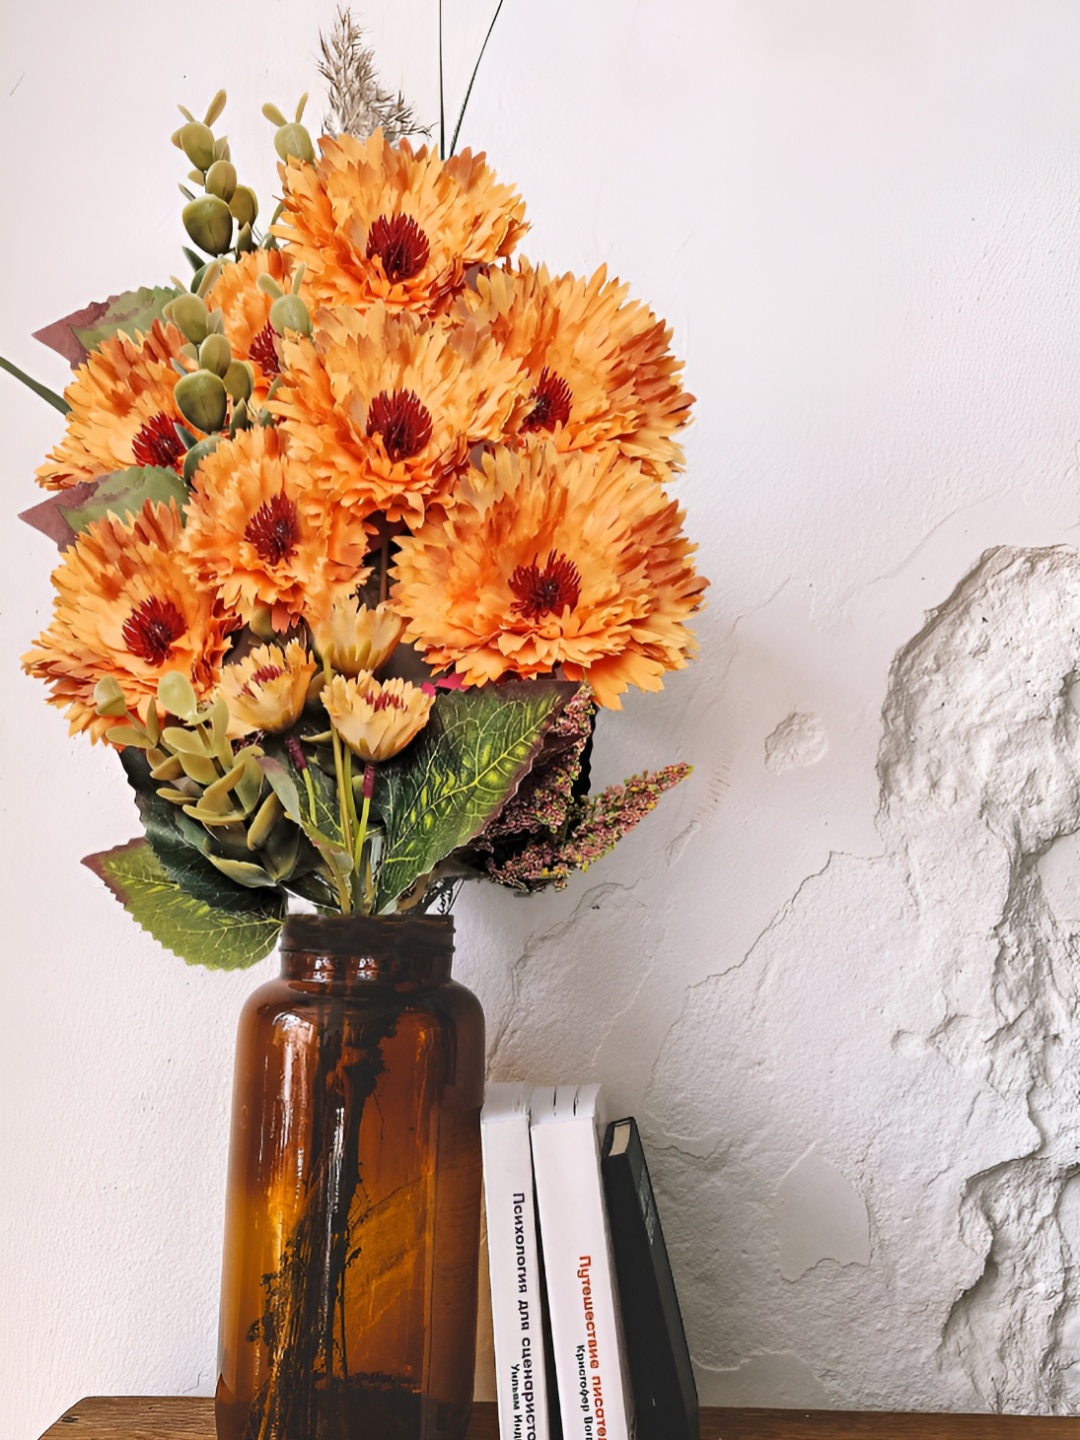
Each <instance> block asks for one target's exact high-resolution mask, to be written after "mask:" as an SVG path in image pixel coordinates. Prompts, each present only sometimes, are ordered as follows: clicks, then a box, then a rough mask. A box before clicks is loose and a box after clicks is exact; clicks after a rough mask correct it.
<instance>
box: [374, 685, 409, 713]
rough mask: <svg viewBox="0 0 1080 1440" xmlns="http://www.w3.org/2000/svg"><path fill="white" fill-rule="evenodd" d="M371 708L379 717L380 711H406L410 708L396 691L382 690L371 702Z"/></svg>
mask: <svg viewBox="0 0 1080 1440" xmlns="http://www.w3.org/2000/svg"><path fill="white" fill-rule="evenodd" d="M371 708H372V710H374V712H375V714H376V715H377V714H378V713H379V711H380V710H405V709H407V708H408V707H407V705H406V702H405V701H404V700H403V699H402V697H401V696H400V695H399V694H398V693H397V692H396V691H395V690H382V691H380V693H379V695H378V696H377V697H376V699H374V700H373V701H372V702H371Z"/></svg>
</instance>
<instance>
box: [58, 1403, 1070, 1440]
mask: <svg viewBox="0 0 1080 1440" xmlns="http://www.w3.org/2000/svg"><path fill="white" fill-rule="evenodd" d="M498 1437H499V1426H498V1423H497V1421H496V1418H495V1406H494V1405H491V1404H488V1405H477V1406H476V1409H475V1412H474V1414H473V1422H472V1424H471V1425H470V1426H469V1437H468V1440H498ZM870 1437H873V1440H1080V1417H1077V1418H1075V1419H1074V1418H1073V1417H1071V1416H1070V1417H1068V1418H1063V1417H1055V1418H1049V1417H1045V1416H1039V1417H1030V1416H1024V1415H922V1414H908V1415H899V1414H888V1413H885V1412H884V1411H855V1410H834V1411H824V1410H704V1411H702V1417H701V1440H870ZM41 1440H214V1402H213V1401H212V1400H191V1399H183V1400H164V1399H150V1398H144V1397H136V1398H127V1397H114V1398H101V1397H94V1398H91V1399H88V1400H80V1401H79V1403H78V1404H77V1405H73V1406H72V1407H71V1409H70V1410H68V1411H67V1413H66V1414H64V1415H62V1416H61V1417H60V1419H59V1420H58V1421H57V1422H56V1424H55V1425H53V1426H52V1427H51V1428H50V1429H49V1430H47V1431H46V1432H45V1434H44V1435H43V1436H42V1437H41Z"/></svg>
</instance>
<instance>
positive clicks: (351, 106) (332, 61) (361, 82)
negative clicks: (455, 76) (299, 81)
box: [319, 9, 431, 145]
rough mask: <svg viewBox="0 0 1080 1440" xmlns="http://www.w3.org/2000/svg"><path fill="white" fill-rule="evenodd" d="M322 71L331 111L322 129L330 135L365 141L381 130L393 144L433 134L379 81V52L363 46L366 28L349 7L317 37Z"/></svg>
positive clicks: (399, 94)
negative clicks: (328, 29) (376, 60)
mask: <svg viewBox="0 0 1080 1440" xmlns="http://www.w3.org/2000/svg"><path fill="white" fill-rule="evenodd" d="M319 49H320V50H321V51H322V60H321V61H320V62H319V74H320V75H321V76H322V77H323V79H324V80H325V81H326V88H327V98H328V100H329V102H330V109H329V110H328V111H327V112H326V115H325V116H324V117H323V129H324V130H325V131H326V133H327V134H330V135H355V136H356V137H357V138H358V139H360V140H367V139H368V137H369V136H371V135H374V133H375V131H376V130H378V129H380V128H381V129H382V131H383V133H384V134H385V135H386V138H387V140H388V141H389V142H390V144H391V145H393V144H396V143H397V141H398V140H400V139H401V137H402V136H403V135H430V134H431V130H430V127H428V128H425V127H424V126H422V125H420V124H419V123H418V122H417V120H416V118H415V116H414V115H413V112H412V108H411V106H409V105H408V104H407V103H406V101H405V97H404V96H403V95H402V94H401V92H400V90H399V91H398V93H397V95H396V96H395V95H391V94H390V93H389V92H388V91H386V90H383V89H382V87H381V86H380V84H379V77H378V75H377V74H376V71H375V52H374V50H369V49H368V48H367V47H366V46H365V44H364V32H363V30H361V28H360V26H359V25H357V23H356V21H355V20H354V19H353V18H352V15H351V14H350V12H349V11H348V10H347V9H344V10H339V11H338V13H337V19H336V20H335V22H334V28H333V29H332V30H331V32H330V34H329V36H326V35H323V34H322V33H320V35H319Z"/></svg>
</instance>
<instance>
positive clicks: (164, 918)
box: [83, 840, 285, 970]
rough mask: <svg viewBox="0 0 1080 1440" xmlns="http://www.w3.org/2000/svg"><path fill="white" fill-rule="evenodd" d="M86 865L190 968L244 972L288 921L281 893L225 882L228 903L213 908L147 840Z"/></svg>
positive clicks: (222, 880)
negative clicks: (184, 883) (177, 878)
mask: <svg viewBox="0 0 1080 1440" xmlns="http://www.w3.org/2000/svg"><path fill="white" fill-rule="evenodd" d="M83 863H84V864H85V865H88V866H89V868H90V869H91V870H93V871H94V873H95V874H96V875H98V876H100V878H101V879H102V880H103V881H104V882H105V884H106V885H107V886H108V887H109V889H110V890H111V891H112V892H113V894H114V895H115V896H116V898H117V899H118V900H119V901H120V903H121V905H123V907H124V909H125V910H127V912H128V913H129V914H130V915H131V916H132V918H133V919H134V920H136V921H137V922H138V924H139V925H141V926H142V928H143V929H144V930H146V931H148V932H149V934H151V935H152V936H153V937H154V939H155V940H157V941H158V943H159V944H160V945H164V946H165V948H166V949H167V950H171V951H172V952H173V954H174V955H178V956H179V957H180V959H181V960H186V961H187V963H188V964H189V965H205V966H207V967H208V968H209V969H211V970H240V969H244V968H246V967H247V966H248V965H254V964H255V962H256V961H257V960H261V959H262V958H263V957H264V956H265V955H268V954H269V953H270V951H271V950H272V949H273V948H274V945H275V943H276V941H277V937H278V934H279V932H280V930H281V926H282V921H283V919H284V915H285V902H284V897H283V896H282V895H281V893H280V892H279V891H277V890H274V891H270V890H241V889H240V887H239V886H237V885H234V884H232V883H231V882H230V881H228V880H226V879H225V878H224V876H221V877H219V878H220V883H221V889H222V897H223V901H224V903H223V904H221V905H214V904H208V903H207V901H206V900H200V899H196V898H195V896H194V895H192V894H190V893H189V892H188V891H187V890H185V889H184V888H183V887H182V886H180V885H178V884H177V883H176V881H175V880H173V879H171V878H170V876H169V875H168V873H167V872H166V870H165V868H164V867H163V865H162V864H161V862H160V861H159V860H158V858H157V856H156V855H155V853H154V851H153V850H152V849H151V847H150V845H149V843H148V842H147V841H145V840H133V841H132V842H131V843H130V844H128V845H121V846H118V847H117V848H116V849H115V850H107V851H105V852H104V853H103V854H100V855H90V856H88V857H87V859H86V860H85V861H84V862H83ZM207 868H212V867H207Z"/></svg>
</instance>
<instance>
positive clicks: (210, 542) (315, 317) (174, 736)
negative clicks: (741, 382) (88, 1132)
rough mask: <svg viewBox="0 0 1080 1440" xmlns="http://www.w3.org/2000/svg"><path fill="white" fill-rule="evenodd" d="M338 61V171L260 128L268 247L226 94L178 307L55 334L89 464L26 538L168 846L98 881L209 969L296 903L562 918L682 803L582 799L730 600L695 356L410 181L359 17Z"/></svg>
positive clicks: (131, 777) (89, 689)
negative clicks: (601, 725)
mask: <svg viewBox="0 0 1080 1440" xmlns="http://www.w3.org/2000/svg"><path fill="white" fill-rule="evenodd" d="M333 45H336V47H337V48H336V50H335V49H333ZM333 45H332V46H331V50H328V51H327V52H326V55H327V62H328V63H327V68H326V72H325V73H327V74H328V78H329V79H330V80H331V100H332V101H333V102H334V105H335V112H334V113H332V115H331V117H330V122H329V123H328V125H327V127H326V128H327V131H328V133H326V134H324V135H323V138H322V139H321V140H319V142H318V145H316V144H315V143H313V141H312V138H311V136H310V134H309V132H308V130H307V129H306V128H305V126H304V124H303V102H302V103H301V106H300V107H299V108H298V110H297V112H296V114H295V118H294V119H292V120H290V119H287V118H286V116H285V115H284V114H282V113H281V112H280V111H278V110H277V109H276V108H275V107H273V106H267V107H265V113H266V114H267V116H268V117H269V119H270V120H271V122H272V124H273V125H274V128H275V136H274V139H275V143H276V147H277V152H278V155H279V157H280V160H281V164H280V169H279V173H280V182H281V201H280V204H279V205H278V207H277V209H276V210H275V212H274V214H273V217H272V218H271V220H270V223H269V224H268V225H267V226H266V228H265V229H263V230H260V229H259V215H260V210H259V205H258V202H257V199H256V197H255V195H254V193H253V192H252V191H251V189H249V188H248V187H247V186H245V185H243V184H241V183H240V181H239V178H238V176H237V172H236V168H235V166H234V164H233V162H232V159H231V157H230V152H229V145H228V142H227V140H226V138H225V137H223V136H221V135H218V134H217V133H216V132H215V128H214V127H215V125H216V123H217V121H218V119H219V116H220V114H221V111H222V108H223V106H224V103H225V96H224V93H221V94H219V95H218V96H217V97H216V98H215V99H214V101H213V102H212V104H211V105H210V108H209V110H208V111H207V112H206V114H205V117H204V119H202V120H197V119H196V118H194V117H193V116H192V115H191V114H189V113H188V112H187V111H184V112H183V113H184V117H185V118H184V124H183V125H182V127H181V128H180V129H179V130H178V131H177V133H176V135H175V136H174V137H173V138H174V141H175V143H176V145H177V146H178V148H179V149H180V151H181V152H182V153H183V155H184V156H185V157H186V160H187V163H188V164H189V165H190V166H191V167H192V168H191V170H190V175H189V177H188V182H187V185H185V186H181V188H182V189H183V190H184V194H185V201H186V203H185V207H184V210H183V224H184V227H185V230H186V232H187V237H188V240H189V242H190V244H189V246H188V247H186V250H185V253H186V255H187V257H188V260H189V261H190V264H191V266H192V268H193V275H192V278H191V280H190V282H189V283H188V284H184V283H181V282H178V281H174V282H173V283H172V284H171V285H169V286H162V287H157V288H152V289H141V290H137V291H134V292H129V293H126V294H123V295H120V296H116V297H113V298H112V299H110V300H109V301H107V302H104V303H101V304H97V305H93V306H90V307H88V309H86V310H84V311H81V312H79V313H78V314H76V315H73V316H69V317H67V319H66V320H64V321H60V322H58V323H57V324H55V325H53V326H50V327H49V328H48V329H47V330H45V331H43V332H41V338H43V339H44V340H45V341H46V342H47V343H49V344H51V345H53V346H54V348H57V349H59V350H61V351H62V352H63V353H64V354H65V355H66V356H67V357H68V358H69V359H70V360H71V362H72V364H73V366H74V367H75V376H74V379H73V381H72V383H71V384H70V385H69V386H68V388H67V390H66V392H65V396H64V398H63V400H61V399H60V397H58V396H51V395H49V393H48V392H46V391H45V390H44V387H41V386H39V385H36V384H35V386H34V388H36V389H37V390H38V391H39V393H43V394H44V395H45V396H46V398H50V399H52V401H53V403H55V404H56V405H57V407H58V408H60V409H61V410H62V411H63V412H64V413H65V416H66V428H65V432H64V435H63V437H62V439H61V440H60V441H59V443H58V444H57V445H56V447H55V449H54V450H53V451H52V452H51V453H50V455H49V456H48V458H47V459H46V461H45V463H44V464H43V465H42V466H41V467H40V469H39V471H38V480H39V482H40V483H41V484H42V485H43V486H44V487H45V488H47V489H48V490H50V491H52V492H54V494H53V495H52V496H51V498H50V499H48V500H47V501H46V502H45V503H44V504H43V505H39V506H37V507H35V509H33V510H31V511H29V512H27V515H26V517H25V518H27V519H29V520H30V522H31V523H33V524H35V525H37V526H38V528H40V529H43V530H45V531H46V532H47V533H49V534H50V535H52V536H53V537H54V538H56V539H57V540H59V542H60V543H61V545H62V547H63V554H62V557H61V560H60V564H59V566H58V567H57V569H56V570H55V572H54V575H53V581H54V584H55V587H56V592H57V594H56V603H55V613H54V617H53V619H52V623H51V624H50V625H49V626H48V627H47V629H45V630H44V632H43V633H42V634H41V635H40V636H39V637H38V640H37V641H36V643H35V644H34V646H33V648H32V649H31V650H30V652H29V653H28V654H27V655H26V656H25V658H24V662H23V663H24V666H25V668H26V670H27V671H28V672H29V673H30V674H31V675H34V676H37V677H38V678H39V679H41V680H43V681H44V682H45V683H46V684H47V685H48V687H49V691H50V695H49V699H50V702H51V703H52V704H55V705H57V706H60V707H61V708H62V709H63V710H64V712H65V714H66V715H67V717H68V719H69V720H70V728H71V731H72V732H73V733H76V732H85V733H86V734H88V735H89V737H90V739H91V740H92V741H100V742H103V743H105V744H107V745H109V746H112V747H113V748H114V749H115V750H116V752H117V754H118V756H119V759H120V762H121V764H122V765H123V767H124V770H125V772H126V775H127V778H128V781H129V782H130V784H131V786H132V787H133V789H134V792H135V796H136V800H137V803H138V808H139V813H140V817H141V820H142V824H143V827H144V830H145V837H144V838H142V839H139V840H137V841H134V842H132V843H131V844H128V845H124V846H121V847H119V848H118V849H115V850H111V851H108V852H106V853H104V854H101V855H97V856H94V857H91V859H90V860H89V861H88V863H89V864H90V865H91V866H92V868H93V869H94V870H95V871H96V872H97V873H98V874H99V875H100V876H101V877H102V879H103V880H104V881H105V882H106V883H107V884H108V885H109V887H110V888H111V889H112V890H113V892H114V893H115V894H116V895H117V896H118V897H119V899H120V900H121V901H122V902H123V904H124V905H125V906H126V907H127V909H128V910H129V911H130V912H131V914H132V915H133V916H134V918H135V919H136V920H137V921H138V922H139V923H140V924H141V925H142V926H143V927H144V928H145V929H147V930H148V931H149V932H150V933H151V934H153V935H154V936H155V937H156V938H157V939H158V940H159V941H160V942H161V943H162V944H163V945H165V946H167V947H168V948H170V949H172V950H173V951H175V952H176V953H177V954H178V955H181V956H183V957H184V958H185V959H187V960H189V961H192V962H196V963H202V964H206V965H216V966H236V965H244V964H249V963H252V962H254V961H255V960H257V959H259V958H261V957H262V956H263V955H265V954H266V953H267V952H268V951H269V950H270V949H271V948H272V947H273V945H274V942H275V940H276V937H277V934H278V931H279V929H280V926H281V924H282V921H283V917H284V915H285V913H286V910H287V907H288V905H289V902H290V897H298V898H299V900H301V901H304V902H307V903H308V904H309V905H314V906H316V907H319V909H322V910H332V911H340V912H343V913H348V912H354V911H359V912H365V913H386V912H390V911H394V910H403V909H406V908H410V907H416V908H418V909H426V908H430V907H439V908H445V907H446V906H447V905H448V904H449V903H450V901H451V900H452V898H453V895H454V894H455V893H456V889H457V887H458V886H459V885H460V883H461V882H462V881H463V880H465V879H467V878H471V877H485V878H488V879H490V880H493V881H496V882H498V883H500V884H502V885H506V886H510V887H512V888H513V889H515V890H518V891H521V892H528V891H533V890H537V889H540V888H542V887H544V886H548V885H551V886H556V887H558V886H561V885H563V884H564V883H565V881H566V877H567V876H568V875H569V874H570V873H571V871H573V870H574V869H575V868H577V867H583V866H585V865H588V864H589V863H590V862H591V861H592V860H594V859H596V858H597V857H599V856H600V855H602V854H604V853H605V852H606V851H607V850H608V849H610V847H611V846H612V845H613V844H614V843H615V842H616V840H617V839H618V838H619V837H620V835H622V834H623V833H625V832H626V831H627V830H628V829H629V828H631V827H632V826H633V825H634V824H636V823H637V821H638V820H639V819H640V818H641V817H642V816H643V815H644V814H645V813H646V812H647V811H648V810H649V809H651V808H652V806H653V805H654V804H655V803H656V801H657V799H658V797H659V796H660V794H661V793H662V792H663V791H664V790H665V789H667V788H668V787H669V786H671V785H672V784H674V783H675V782H677V781H678V780H680V779H681V778H682V777H683V776H684V775H685V774H686V773H687V767H686V766H683V765H672V766H669V767H667V768H664V769H661V770H659V771H658V772H655V773H651V774H644V775H642V776H639V777H635V778H634V779H632V780H630V781H628V782H627V783H626V784H625V785H624V786H617V787H613V788H612V789H609V790H606V791H604V792H603V793H602V794H600V795H596V796H590V794H589V780H588V777H589V753H590V748H591V738H592V732H593V725H594V719H595V714H596V710H597V707H607V708H613V709H618V708H619V705H620V696H621V695H622V694H623V693H624V692H625V691H626V690H627V688H628V687H630V686H634V687H638V688H640V689H643V690H659V689H660V688H661V684H662V678H663V676H664V674H665V672H667V671H669V670H675V669H680V668H682V667H683V666H684V665H685V663H686V661H687V659H688V657H689V656H690V655H691V653H692V649H693V637H692V634H691V631H690V629H689V628H688V620H689V618H690V616H691V615H692V614H693V612H694V611H695V610H696V609H697V608H698V607H699V605H700V603H701V597H702V592H703V589H704V586H705V581H704V580H703V579H702V578H701V577H700V576H699V575H698V574H696V572H695V569H694V565H693V558H692V557H693V551H694V546H693V545H692V544H691V543H690V541H689V540H688V539H687V537H686V535H685V533H684V531H683V518H684V517H683V513H682V511H681V510H680V508H679V505H678V503H677V501H676V500H675V499H673V498H672V495H671V493H670V489H671V482H672V479H673V477H674V475H675V474H676V472H677V471H678V470H679V468H680V466H681V464H682V459H683V457H682V451H681V449H680V446H679V443H678V432H679V431H680V429H681V428H682V427H683V425H684V424H685V423H686V421H687V419H688V415H689V406H690V403H691V397H690V396H689V395H687V394H686V392H685V391H684V390H683V389H682V386H681V383H680V368H681V367H680V365H679V363H678V362H677V361H676V360H675V359H674V358H673V356H672V354H671V353H670V350H669V339H670V332H669V331H668V330H667V329H666V328H665V326H664V325H663V323H662V322H661V321H659V320H657V319H656V317H655V316H654V315H653V314H652V313H651V312H650V311H649V310H648V309H647V308H646V307H645V306H644V305H641V304H638V303H636V302H634V301H631V300H629V299H628V298H627V291H626V287H625V286H623V285H621V284H619V283H618V282H617V281H615V280H609V279H608V278H607V276H606V274H605V272H604V270H603V269H601V270H600V271H598V272H597V274H595V275H594V276H593V277H592V278H591V279H587V280H586V279H580V278H578V277H576V276H573V275H560V276H552V275H551V274H549V272H548V271H547V269H545V268H544V267H543V266H540V265H534V264H532V263H530V262H529V261H528V260H526V259H524V258H517V259H515V258H514V256H515V252H516V251H517V248H518V244H519V242H520V240H521V239H522V236H523V235H524V233H525V231H526V228H527V227H526V224H525V212H524V205H523V203H522V201H521V199H520V197H519V196H518V195H517V194H516V192H515V191H514V190H513V189H512V188H511V187H510V186H507V185H503V184H500V183H499V182H498V181H497V180H496V177H495V176H494V174H493V173H492V171H491V169H490V168H489V166H488V165H487V163H486V162H485V158H484V156H483V155H481V154H472V153H470V151H468V150H464V151H462V152H461V153H459V154H453V153H451V154H449V155H447V156H445V157H443V156H442V155H440V153H439V150H438V148H436V147H433V146H429V145H427V144H421V145H418V146H416V147H414V146H413V145H412V144H410V141H409V140H408V139H407V138H406V135H405V133H404V132H406V131H408V130H410V129H411V130H415V127H414V126H412V124H411V117H410V115H409V113H408V110H407V107H406V106H404V103H403V102H401V101H400V98H399V99H398V100H396V101H391V98H390V97H387V96H385V95H383V94H382V92H380V91H378V89H377V86H375V82H374V80H373V78H372V77H371V75H370V73H368V72H365V75H366V77H367V78H366V80H365V81H364V83H366V84H368V91H367V92H366V93H367V97H368V101H369V102H370V103H367V104H366V105H365V104H363V103H355V104H353V106H352V111H350V110H349V105H348V104H345V103H344V100H347V99H348V98H349V96H348V91H349V86H350V84H351V85H352V87H353V92H354V93H353V97H352V98H353V100H354V101H355V100H356V92H357V90H358V87H359V89H360V90H362V89H363V86H362V84H361V83H360V80H359V79H358V72H357V66H358V65H361V64H362V63H369V59H370V55H369V52H365V51H364V50H363V48H362V46H361V45H360V42H359V36H358V34H357V33H356V32H355V30H354V29H352V28H351V22H348V20H347V17H342V18H341V19H340V20H339V30H338V32H337V33H336V34H335V37H334V42H333ZM335 66H336V67H337V68H336V69H335ZM350 66H351V67H352V69H351V70H350V69H349V67H350ZM335 85H337V89H336V90H335ZM373 87H374V88H373ZM343 96H344V99H343ZM360 99H361V100H363V95H361V97H360ZM344 112H349V113H344ZM354 112H355V113H354ZM375 122H378V125H377V127H376V124H375ZM335 132H336V133H335ZM350 132H353V133H350ZM451 148H452V147H451ZM190 187H195V188H190ZM5 368H8V369H9V370H10V369H13V367H11V366H10V365H7V364H6V362H5ZM21 378H24V379H25V378H27V377H21Z"/></svg>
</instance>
